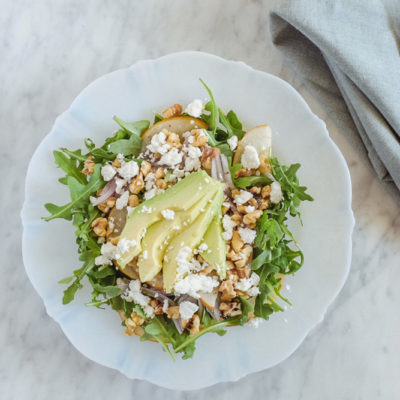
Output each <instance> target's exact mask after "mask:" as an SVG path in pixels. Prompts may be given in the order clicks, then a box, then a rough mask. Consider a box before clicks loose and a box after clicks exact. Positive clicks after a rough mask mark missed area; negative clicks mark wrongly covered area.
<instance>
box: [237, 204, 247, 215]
mask: <svg viewBox="0 0 400 400" xmlns="http://www.w3.org/2000/svg"><path fill="white" fill-rule="evenodd" d="M236 208H237V210H238V211H239V212H240V213H241V214H246V206H244V205H240V206H237V207H236Z"/></svg>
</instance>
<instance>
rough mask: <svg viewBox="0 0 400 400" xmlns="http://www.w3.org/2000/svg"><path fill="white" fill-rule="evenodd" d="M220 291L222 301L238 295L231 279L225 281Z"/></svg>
mask: <svg viewBox="0 0 400 400" xmlns="http://www.w3.org/2000/svg"><path fill="white" fill-rule="evenodd" d="M218 291H220V292H221V293H222V294H221V300H222V301H230V300H232V299H233V298H234V297H236V292H235V289H234V288H233V282H232V281H231V280H230V279H228V280H226V281H223V282H222V283H221V285H220V287H219V289H218Z"/></svg>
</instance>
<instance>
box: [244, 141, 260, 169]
mask: <svg viewBox="0 0 400 400" xmlns="http://www.w3.org/2000/svg"><path fill="white" fill-rule="evenodd" d="M241 162H242V165H243V168H247V169H256V168H258V167H259V166H260V159H259V157H258V153H257V150H256V148H255V147H254V146H251V145H248V146H246V147H245V148H244V152H243V154H242V158H241Z"/></svg>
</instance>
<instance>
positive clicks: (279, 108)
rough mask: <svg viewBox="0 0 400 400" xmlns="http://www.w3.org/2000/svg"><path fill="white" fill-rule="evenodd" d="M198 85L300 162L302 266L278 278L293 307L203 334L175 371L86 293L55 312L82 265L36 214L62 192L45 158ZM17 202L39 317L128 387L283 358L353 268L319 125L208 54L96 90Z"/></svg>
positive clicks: (126, 72)
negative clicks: (67, 280) (91, 303)
mask: <svg viewBox="0 0 400 400" xmlns="http://www.w3.org/2000/svg"><path fill="white" fill-rule="evenodd" d="M199 77H202V78H203V79H204V80H205V82H206V83H207V84H208V86H209V87H210V88H211V89H212V91H213V93H214V96H215V99H216V101H217V103H218V104H219V105H220V107H221V108H222V109H223V110H226V111H228V110H230V109H233V110H235V111H236V112H237V114H238V115H239V117H240V118H241V119H242V121H243V123H244V126H245V128H246V129H249V128H251V127H253V126H255V125H260V124H263V123H268V124H269V125H270V126H271V127H272V130H273V149H274V154H275V155H277V156H278V157H279V159H280V160H281V161H282V162H284V163H292V162H300V163H301V164H302V168H301V170H300V173H299V177H300V180H301V182H302V183H303V184H304V185H306V186H308V188H309V192H310V193H311V194H312V196H314V198H315V201H314V202H313V203H308V202H306V203H305V204H304V205H303V206H302V214H303V221H304V226H303V227H300V226H299V224H298V223H297V222H295V223H293V224H292V228H293V229H294V233H295V236H296V237H297V238H298V241H299V242H300V244H301V246H302V247H303V250H304V254H305V260H306V261H305V264H304V267H303V268H302V269H301V270H300V271H299V272H298V273H297V274H296V275H295V277H293V278H292V277H289V278H287V280H286V282H287V283H288V284H289V285H290V290H287V288H286V289H285V290H284V293H283V295H284V296H287V297H288V298H289V299H290V300H291V301H292V303H293V307H292V308H290V309H288V310H287V311H286V312H285V313H276V314H275V315H273V316H272V317H271V319H270V320H269V321H268V322H265V323H263V324H262V325H261V326H260V327H259V328H258V329H253V328H250V327H244V328H240V327H239V328H238V327H236V328H231V329H230V330H229V332H228V334H227V335H225V336H224V337H220V336H217V335H216V334H208V335H205V336H203V337H202V338H201V339H200V340H199V341H198V344H197V351H196V354H195V357H194V359H192V360H187V361H182V360H180V359H179V360H177V362H176V363H173V362H171V360H170V358H169V357H168V355H167V354H166V353H164V352H163V351H162V350H161V348H160V346H158V344H157V345H156V344H153V343H150V342H144V343H142V342H139V340H138V338H137V337H133V338H132V337H126V336H124V335H123V334H122V332H123V327H121V325H120V320H119V316H118V315H117V313H115V312H114V311H112V310H106V311H104V310H98V309H96V308H91V307H85V306H84V302H85V301H87V300H88V299H89V293H90V292H89V288H88V287H86V288H85V289H84V290H82V291H81V292H79V294H78V295H77V297H76V300H75V301H74V302H73V303H72V304H69V305H68V306H63V305H62V304H61V298H62V291H63V289H64V286H63V285H60V284H57V281H58V280H59V279H60V278H63V277H65V276H69V275H70V274H71V271H72V270H73V269H76V268H78V267H79V262H78V259H77V252H76V246H75V238H74V229H73V227H72V225H71V223H70V222H68V221H64V220H54V221H51V222H50V223H46V222H44V221H43V220H41V217H43V216H45V215H47V212H46V210H45V209H44V208H43V204H44V203H46V202H52V203H55V204H64V203H66V202H67V200H68V193H67V190H66V188H65V187H63V186H62V185H60V184H59V183H58V182H57V179H58V178H59V177H60V176H61V172H60V170H58V169H56V167H55V165H54V163H53V156H52V151H53V150H54V149H57V148H59V147H67V148H70V149H76V148H80V147H82V146H83V139H84V138H85V137H91V138H93V139H94V141H95V142H96V143H97V144H100V143H102V141H103V139H104V138H105V137H107V136H109V135H110V133H111V132H113V131H114V130H115V129H116V125H115V123H114V122H113V120H112V116H113V115H114V114H117V115H118V116H120V117H121V118H123V119H125V120H132V121H133V120H138V119H152V112H151V111H152V110H162V109H163V108H165V107H166V106H168V105H171V104H174V103H181V104H187V103H188V102H190V101H191V100H192V99H194V98H205V97H207V96H206V93H205V90H204V88H203V87H202V85H201V84H200V82H199ZM25 195H26V197H25V203H24V207H23V211H22V221H23V226H24V233H23V257H24V263H25V268H26V272H27V274H28V276H29V278H30V280H31V281H32V284H33V285H34V287H35V289H36V290H37V292H38V293H39V294H40V296H41V297H42V298H43V301H44V304H45V306H46V310H47V312H48V314H49V315H50V316H51V317H53V318H54V319H55V320H56V321H57V322H58V323H59V324H60V326H61V328H62V329H63V331H64V332H65V334H66V335H67V337H68V338H69V340H70V341H71V343H72V344H73V345H74V346H75V347H76V348H77V349H78V350H79V351H80V352H82V353H83V354H84V355H85V356H86V357H88V358H90V359H91V360H93V361H96V362H98V363H100V364H102V365H105V366H107V367H111V368H115V369H117V370H119V371H121V372H122V373H123V374H125V375H126V376H128V377H130V378H139V379H145V380H148V381H150V382H153V383H155V384H157V385H160V386H164V387H167V388H171V389H179V390H191V389H198V388H202V387H205V386H209V385H212V384H215V383H218V382H223V381H234V380H237V379H239V378H241V377H243V376H245V375H247V374H249V373H251V372H255V371H259V370H262V369H265V368H269V367H272V366H274V365H276V364H277V363H279V362H281V361H282V360H284V359H285V358H287V357H288V356H289V355H290V354H292V353H293V352H294V351H295V349H296V348H297V347H298V346H299V345H300V343H301V342H302V341H303V339H304V338H305V336H306V335H307V333H308V332H310V330H311V329H312V328H313V327H314V326H315V325H316V324H318V322H320V321H321V320H322V318H323V316H324V313H325V311H326V309H327V307H328V306H329V304H330V303H331V302H332V300H333V299H334V298H335V297H336V295H337V294H338V292H339V291H340V289H341V288H342V286H343V284H344V282H345V279H346V277H347V274H348V271H349V267H350V259H351V233H352V229H353V225H354V218H353V213H352V210H351V184H350V176H349V172H348V169H347V166H346V163H345V161H344V158H343V156H342V155H341V153H340V152H339V150H338V148H337V147H336V145H335V144H334V143H333V142H332V140H331V139H330V138H329V136H328V132H327V130H326V127H325V124H324V123H323V122H322V121H321V120H320V119H318V118H317V117H316V116H315V115H314V114H313V113H312V112H311V110H310V109H309V107H308V106H307V104H306V103H305V102H304V100H303V99H302V98H301V96H300V95H299V94H298V93H297V92H296V90H294V89H293V88H292V87H291V86H290V85H289V84H287V83H286V82H284V81H283V80H281V79H279V78H277V77H275V76H272V75H269V74H267V73H264V72H260V71H255V70H253V69H252V68H250V67H248V66H247V65H246V64H244V63H242V62H233V61H227V60H224V59H222V58H219V57H216V56H213V55H209V54H205V53H198V52H183V53H176V54H171V55H168V56H165V57H162V58H159V59H157V60H148V61H141V62H138V63H137V64H135V65H133V66H132V67H130V68H127V69H123V70H119V71H115V72H113V73H110V74H107V75H105V76H103V77H101V78H99V79H97V80H96V81H94V82H93V83H92V84H91V85H89V86H88V87H87V88H86V89H85V90H83V91H82V93H81V94H80V95H79V96H78V97H77V98H76V99H75V100H74V102H73V103H72V105H71V107H70V108H69V109H68V110H67V111H66V112H64V113H63V114H62V115H61V116H60V117H58V118H57V120H56V122H55V124H54V126H53V129H52V130H51V132H50V133H49V135H48V136H46V138H45V139H44V140H43V141H42V143H41V144H40V145H39V147H38V148H37V150H36V152H35V154H34V155H33V157H32V160H31V162H30V164H29V168H28V172H27V178H26V194H25ZM87 286H88V285H87Z"/></svg>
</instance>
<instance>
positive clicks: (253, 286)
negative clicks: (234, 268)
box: [235, 272, 260, 297]
mask: <svg viewBox="0 0 400 400" xmlns="http://www.w3.org/2000/svg"><path fill="white" fill-rule="evenodd" d="M259 282H260V277H259V276H258V275H257V274H256V273H255V272H253V273H252V274H251V275H250V277H249V278H243V279H241V280H240V281H238V282H236V283H235V288H236V289H237V290H240V291H242V292H247V294H248V295H249V296H250V297H253V296H257V295H258V294H259V293H260V289H259V288H258V283H259Z"/></svg>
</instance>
